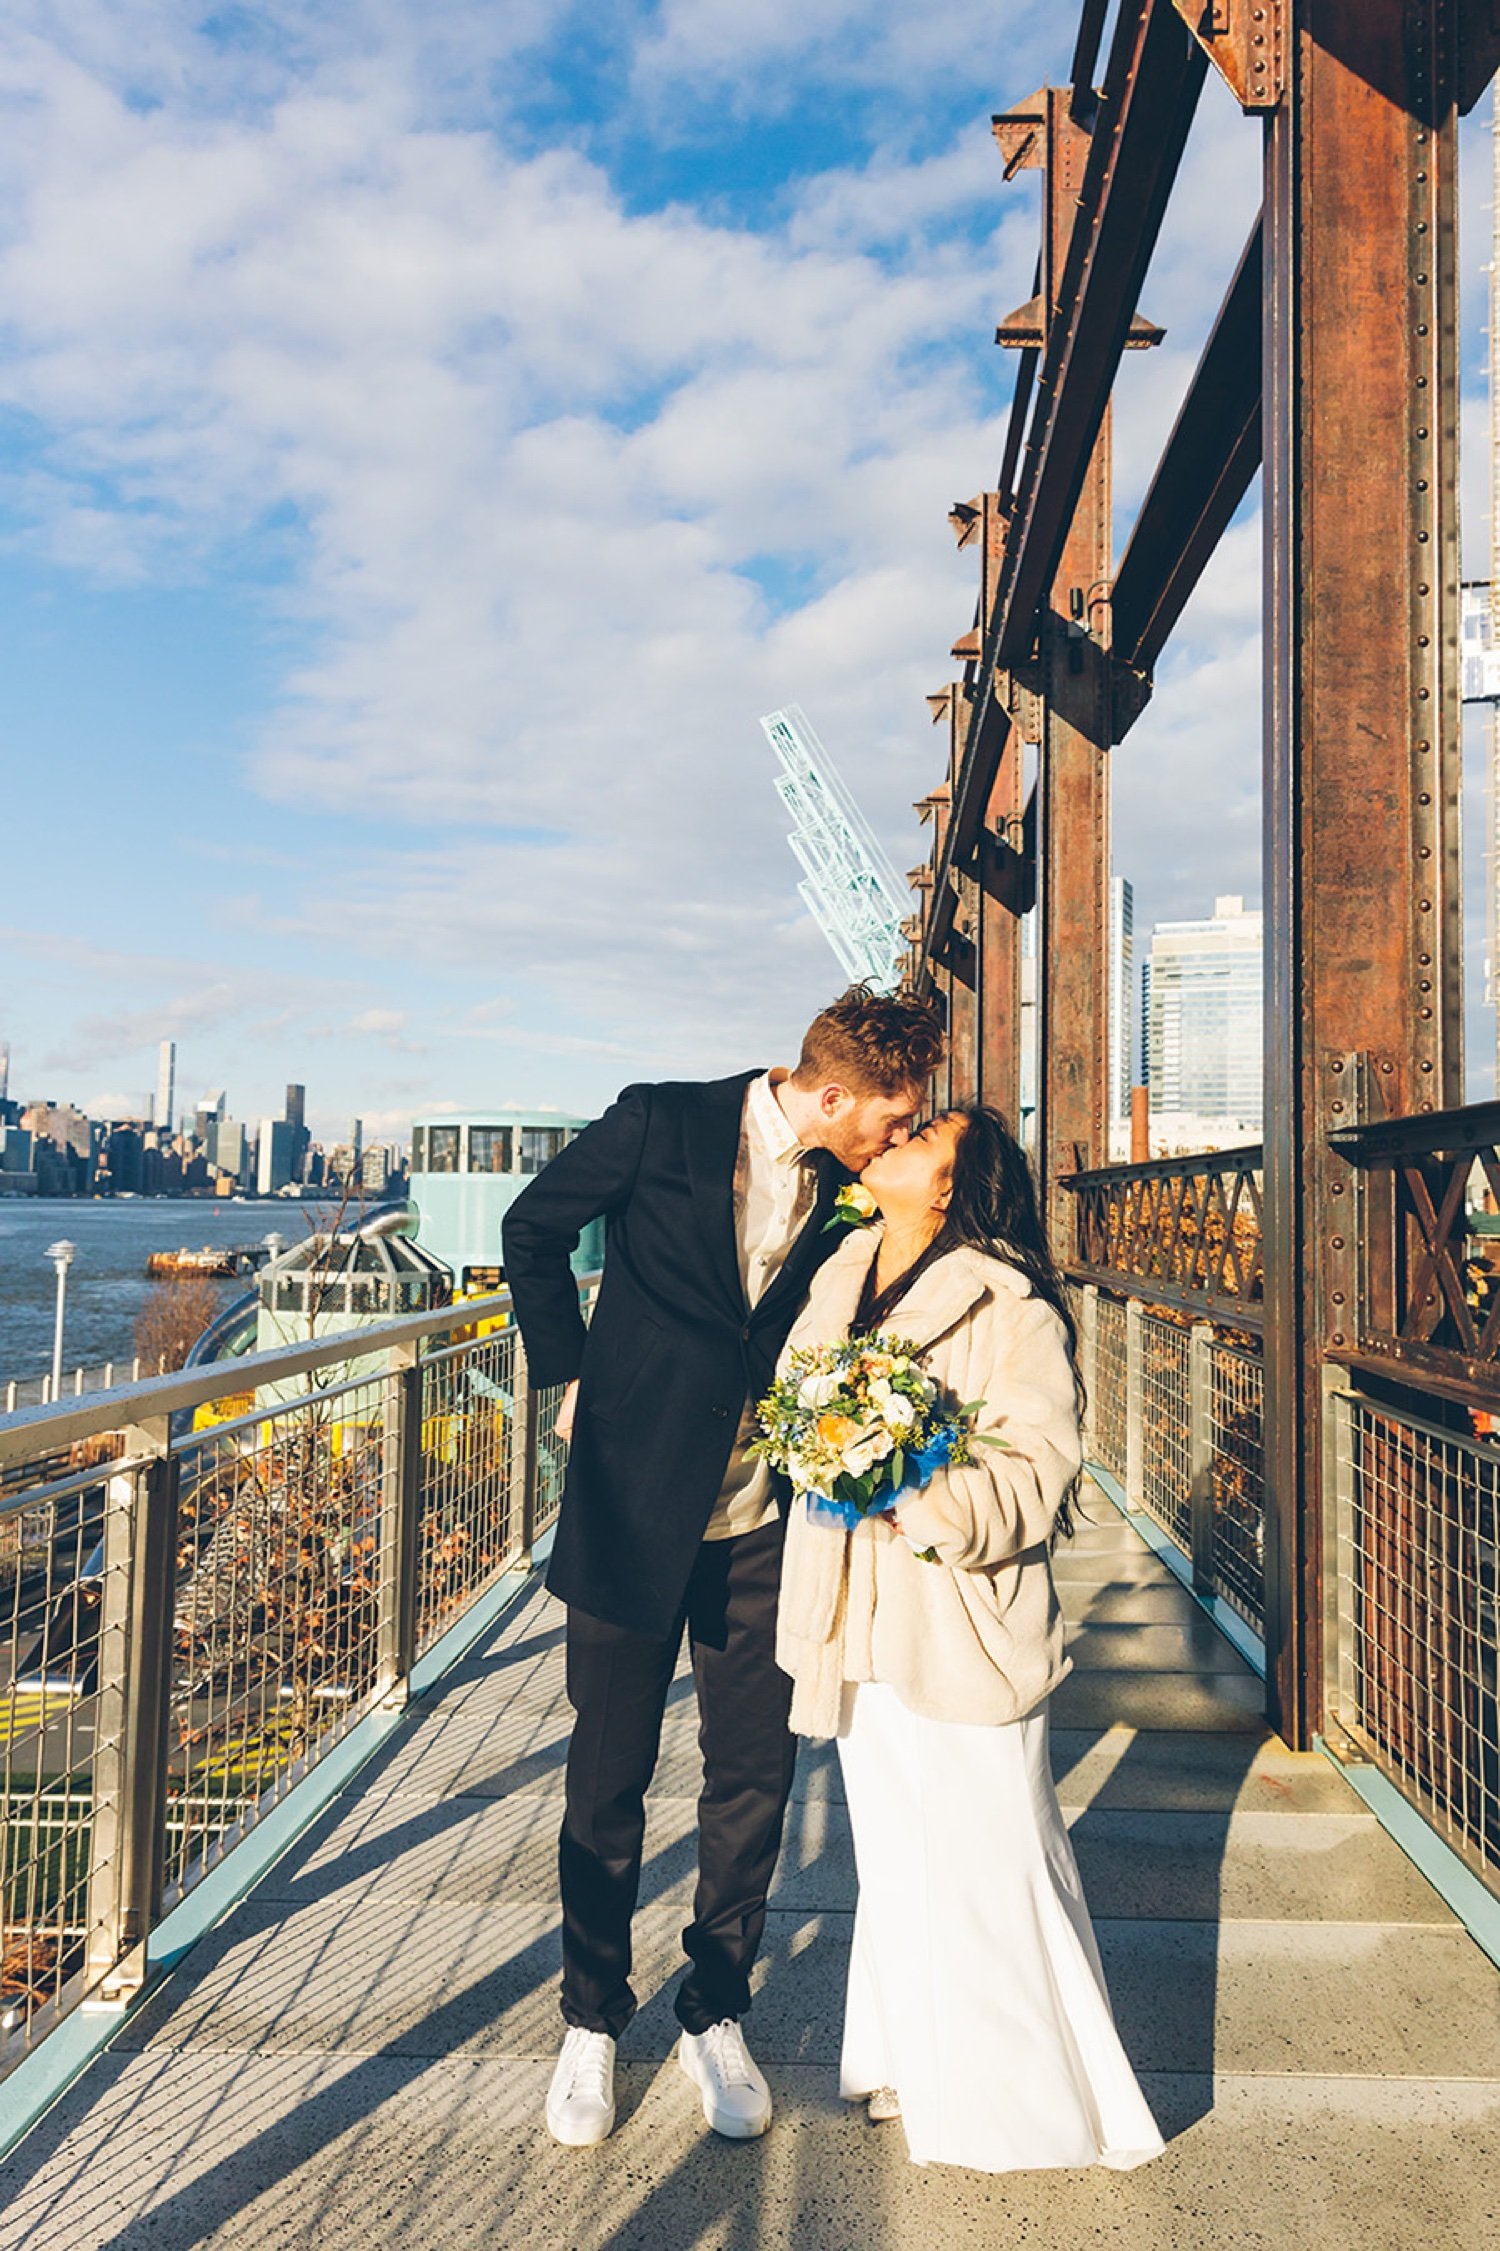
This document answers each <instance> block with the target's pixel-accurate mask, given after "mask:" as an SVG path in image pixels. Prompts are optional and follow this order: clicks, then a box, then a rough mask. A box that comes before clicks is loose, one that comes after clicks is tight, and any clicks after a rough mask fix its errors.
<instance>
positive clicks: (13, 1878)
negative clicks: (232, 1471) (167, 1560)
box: [0, 1473, 119, 2032]
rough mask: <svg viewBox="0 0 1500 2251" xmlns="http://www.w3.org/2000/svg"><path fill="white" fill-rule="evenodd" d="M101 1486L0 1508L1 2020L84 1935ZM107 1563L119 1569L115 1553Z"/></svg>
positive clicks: (24, 2005)
mask: <svg viewBox="0 0 1500 2251" xmlns="http://www.w3.org/2000/svg"><path fill="white" fill-rule="evenodd" d="M104 1505H105V1490H104V1483H103V1480H102V1478H101V1477H100V1476H99V1475H98V1474H97V1473H92V1474H90V1475H89V1476H88V1477H87V1479H86V1480H85V1479H82V1478H79V1477H77V1476H74V1477H71V1478H69V1477H62V1478H57V1479H53V1480H52V1481H50V1483H44V1484H42V1485H41V1486H40V1487H38V1488H37V1489H36V1491H35V1492H34V1494H33V1496H32V1497H31V1498H30V1499H29V1500H28V1502H27V1503H25V1504H24V1505H19V1506H12V1507H11V1508H9V1509H7V1510H6V1511H5V1513H4V1514H3V1515H0V1601H3V1605H4V1609H3V1618H0V1634H3V1654H0V1665H3V1674H0V1812H3V1815H4V1832H3V1836H0V1917H3V1936H0V2024H3V2027H4V2029H5V2030H6V2031H7V2032H9V2031H12V2030H13V2029H14V2028H15V2027H17V2026H20V2025H25V2024H28V2023H30V2022H31V2021H32V2020H33V2019H35V2018H37V2017H39V2016H43V2015H51V2014H55V2013H56V2012H57V2010H58V2009H59V2008H60V2006H61V2005H62V2001H63V1997H64V1995H65V1994H67V1993H68V1992H69V1991H70V1989H71V1988H73V1987H74V1986H75V1985H76V1983H77V1982H78V1980H79V1978H80V1976H81V1974H82V1971H83V1967H84V1962H85V1957H86V1954H87V1952H88V1940H89V1936H90V1920H89V1873H90V1839H91V1827H92V1822H91V1813H92V1806H93V1785H94V1758H95V1748H96V1745H97V1743H98V1739H99V1719H100V1695H99V1639H100V1621H101V1617H102V1614H103V1609H104V1598H105V1593H106V1566H105V1557H104V1541H103V1527H104ZM113 1568H114V1570H115V1571H116V1572H118V1569H119V1564H118V1561H117V1560H116V1561H114V1564H113Z"/></svg>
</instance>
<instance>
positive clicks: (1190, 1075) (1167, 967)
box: [1148, 898, 1262, 1133]
mask: <svg viewBox="0 0 1500 2251" xmlns="http://www.w3.org/2000/svg"><path fill="white" fill-rule="evenodd" d="M1261 955H1262V936H1261V915H1260V910H1259V909H1258V908H1252V909H1251V910H1249V911H1248V912H1247V911H1246V907H1245V902H1244V900H1243V899H1239V898H1223V899H1216V900H1215V901H1214V911H1213V914H1212V916H1211V917H1210V918H1207V919H1205V920H1204V921H1202V922H1159V923H1158V924H1157V926H1156V928H1155V930H1154V931H1153V932H1152V934H1151V980H1150V987H1149V992H1150V1002H1149V1006H1150V1022H1149V1025H1148V1040H1149V1046H1150V1067H1151V1076H1150V1086H1151V1115H1152V1117H1153V1119H1155V1118H1159V1117H1162V1118H1165V1117H1174V1116H1183V1115H1188V1116H1192V1117H1195V1118H1203V1119H1212V1120H1214V1121H1216V1122H1217V1123H1219V1124H1220V1125H1221V1126H1224V1127H1231V1126H1233V1127H1238V1128H1241V1129H1243V1130H1244V1131H1245V1132H1246V1133H1259V1131H1260V1127H1261V1069H1262V1066H1261V1009H1262V993H1261Z"/></svg>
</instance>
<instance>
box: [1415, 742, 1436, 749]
mask: <svg viewBox="0 0 1500 2251" xmlns="http://www.w3.org/2000/svg"><path fill="white" fill-rule="evenodd" d="M1417 748H1418V750H1431V748H1432V745H1431V743H1425V742H1424V743H1418V745H1417Z"/></svg>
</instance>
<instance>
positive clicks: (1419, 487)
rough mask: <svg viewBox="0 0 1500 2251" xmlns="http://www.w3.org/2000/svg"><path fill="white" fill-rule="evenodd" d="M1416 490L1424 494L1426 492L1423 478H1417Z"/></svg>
mask: <svg viewBox="0 0 1500 2251" xmlns="http://www.w3.org/2000/svg"><path fill="white" fill-rule="evenodd" d="M1417 490H1418V492H1425V491H1426V490H1427V479H1426V478H1425V477H1418V479H1417Z"/></svg>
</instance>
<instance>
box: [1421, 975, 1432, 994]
mask: <svg viewBox="0 0 1500 2251" xmlns="http://www.w3.org/2000/svg"><path fill="white" fill-rule="evenodd" d="M1417 991H1418V992H1419V993H1430V992H1431V991H1432V979H1431V978H1430V977H1419V978H1418V979H1417Z"/></svg>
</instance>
